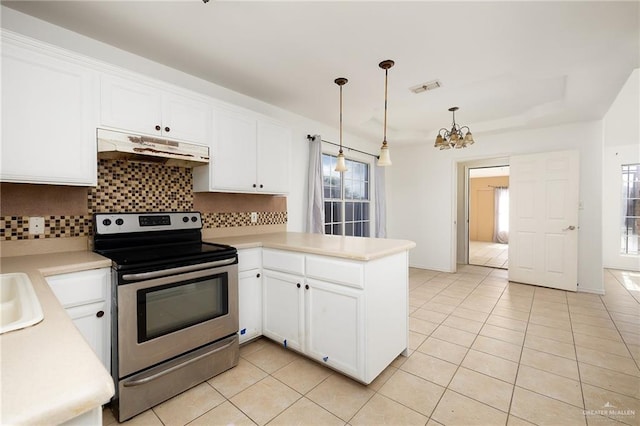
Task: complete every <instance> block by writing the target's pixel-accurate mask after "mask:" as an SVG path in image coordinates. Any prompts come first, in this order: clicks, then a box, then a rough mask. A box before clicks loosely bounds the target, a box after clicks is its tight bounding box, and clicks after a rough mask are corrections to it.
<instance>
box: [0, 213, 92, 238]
mask: <svg viewBox="0 0 640 426" xmlns="http://www.w3.org/2000/svg"><path fill="white" fill-rule="evenodd" d="M91 220H92V216H91V215H86V216H85V215H82V216H45V217H44V230H43V231H44V232H43V233H42V234H40V235H30V234H29V216H2V217H0V240H3V241H16V240H38V239H42V238H65V237H84V236H88V235H91V230H92V228H93V224H92V222H91Z"/></svg>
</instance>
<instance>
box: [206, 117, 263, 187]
mask: <svg viewBox="0 0 640 426" xmlns="http://www.w3.org/2000/svg"><path fill="white" fill-rule="evenodd" d="M214 133H215V135H214V140H213V145H212V150H211V151H212V152H211V161H210V162H209V167H211V168H212V173H211V186H212V189H221V190H232V191H233V190H235V191H244V192H247V191H251V192H253V191H255V190H256V186H257V182H256V121H255V119H253V118H251V117H249V116H247V115H243V114H240V113H237V112H234V111H227V110H224V109H218V110H216V113H215V123H214Z"/></svg>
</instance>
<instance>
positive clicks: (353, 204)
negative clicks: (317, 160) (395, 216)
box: [322, 154, 371, 237]
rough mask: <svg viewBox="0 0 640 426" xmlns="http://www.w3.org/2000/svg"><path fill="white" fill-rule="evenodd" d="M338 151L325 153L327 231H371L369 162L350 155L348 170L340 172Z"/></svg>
mask: <svg viewBox="0 0 640 426" xmlns="http://www.w3.org/2000/svg"><path fill="white" fill-rule="evenodd" d="M336 161H337V157H336V156H335V155H328V154H322V176H323V179H322V184H323V190H324V233H325V234H331V235H352V236H356V237H368V236H369V235H370V230H369V228H370V223H371V213H370V212H371V209H370V208H369V201H370V196H369V194H370V191H369V164H367V163H363V162H360V161H355V160H349V159H347V161H346V163H347V171H346V172H343V173H340V172H336V171H335V168H336Z"/></svg>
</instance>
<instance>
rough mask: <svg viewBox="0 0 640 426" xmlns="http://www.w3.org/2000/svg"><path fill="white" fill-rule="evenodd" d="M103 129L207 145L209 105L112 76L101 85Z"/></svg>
mask: <svg viewBox="0 0 640 426" xmlns="http://www.w3.org/2000/svg"><path fill="white" fill-rule="evenodd" d="M100 86H101V87H100V123H101V125H102V126H104V127H109V128H114V129H119V130H126V131H129V132H136V133H139V134H143V135H151V136H162V137H166V138H171V139H179V140H184V141H189V142H194V143H197V144H201V145H208V144H209V140H210V135H211V104H209V103H208V102H206V101H204V100H201V99H199V98H196V96H189V95H188V94H178V93H174V92H172V91H169V90H163V89H162V88H159V87H155V86H153V85H148V84H144V83H140V82H137V81H133V80H128V79H124V78H120V77H115V76H111V75H103V76H102V78H101V85H100Z"/></svg>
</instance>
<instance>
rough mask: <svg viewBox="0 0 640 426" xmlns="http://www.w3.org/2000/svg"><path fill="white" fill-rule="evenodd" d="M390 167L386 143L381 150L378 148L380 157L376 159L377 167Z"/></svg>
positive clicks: (389, 156)
mask: <svg viewBox="0 0 640 426" xmlns="http://www.w3.org/2000/svg"><path fill="white" fill-rule="evenodd" d="M390 165H391V155H390V154H389V147H388V146H387V144H386V143H383V144H382V148H380V157H378V166H381V167H384V166H390Z"/></svg>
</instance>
